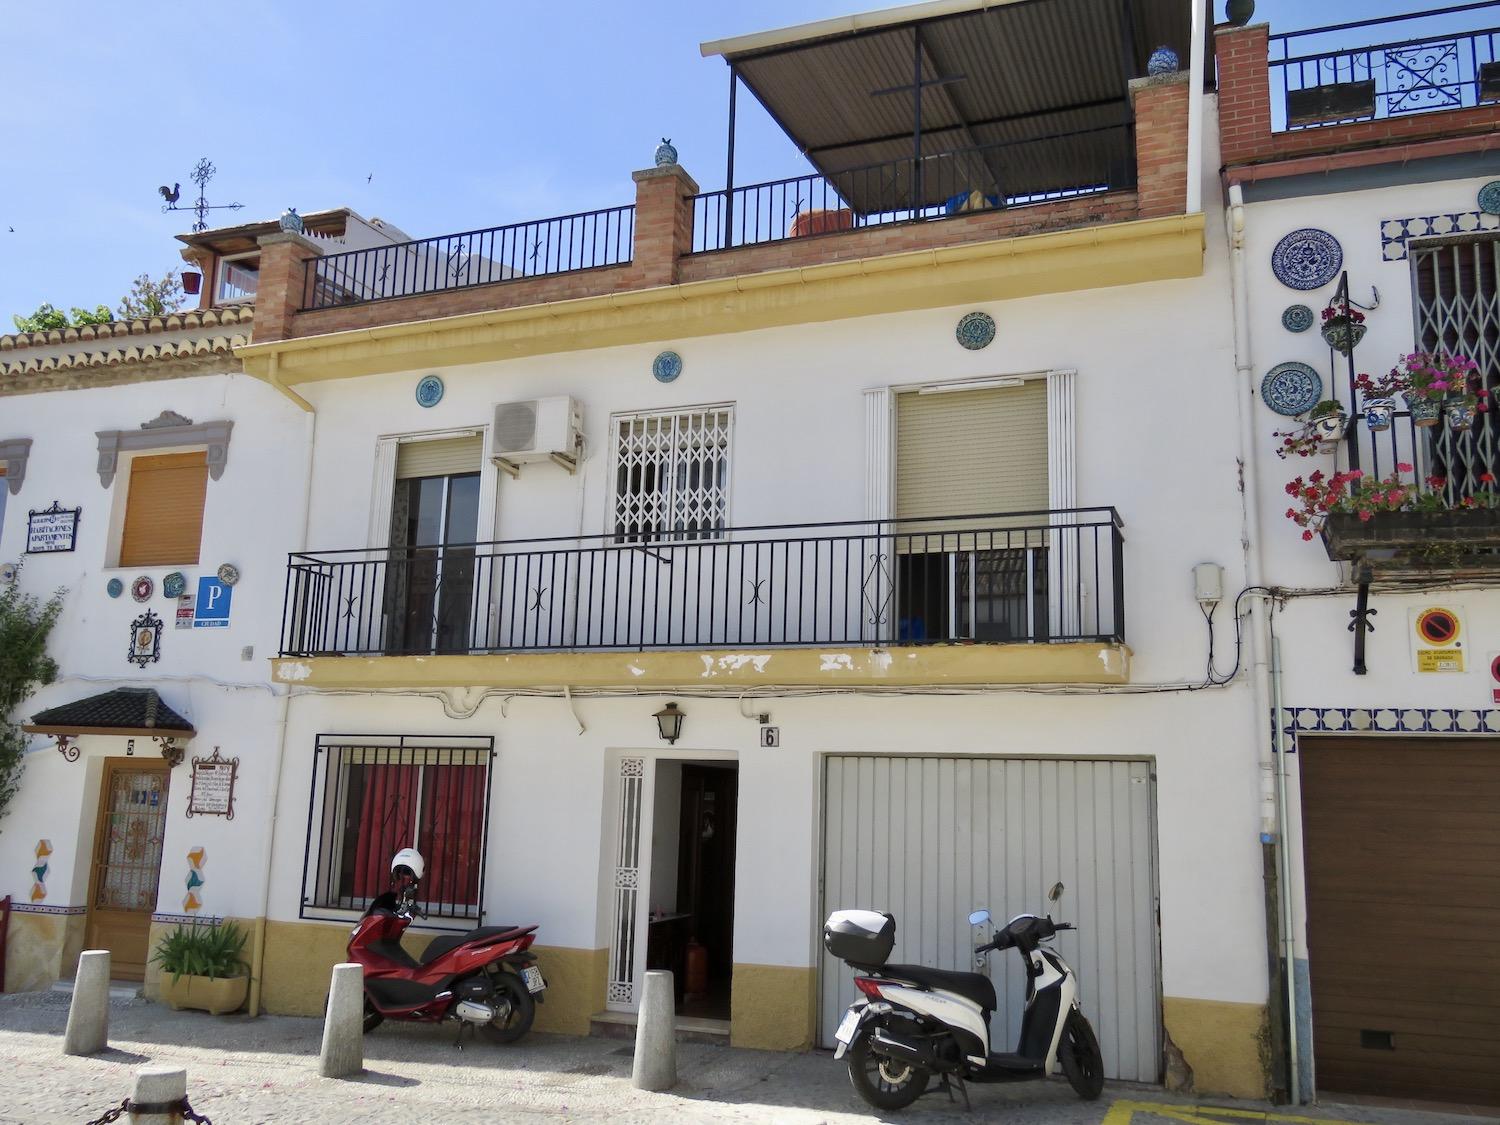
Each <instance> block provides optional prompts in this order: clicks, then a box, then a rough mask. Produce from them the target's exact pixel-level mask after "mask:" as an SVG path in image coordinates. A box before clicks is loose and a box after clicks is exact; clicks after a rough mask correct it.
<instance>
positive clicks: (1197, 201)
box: [1126, 0, 1208, 215]
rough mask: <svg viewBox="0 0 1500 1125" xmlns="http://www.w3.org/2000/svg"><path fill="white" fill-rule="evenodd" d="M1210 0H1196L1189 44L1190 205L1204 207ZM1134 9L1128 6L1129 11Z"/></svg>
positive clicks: (1191, 211) (1190, 208) (1195, 208)
mask: <svg viewBox="0 0 1500 1125" xmlns="http://www.w3.org/2000/svg"><path fill="white" fill-rule="evenodd" d="M1207 7H1208V5H1207V3H1206V0H1193V22H1192V28H1193V30H1192V35H1193V39H1192V43H1191V45H1190V46H1189V48H1188V142H1187V208H1186V211H1187V213H1188V214H1189V215H1196V214H1197V213H1198V212H1199V211H1202V210H1203V168H1202V164H1203V68H1204V44H1203V40H1204V31H1205V29H1204V26H1203V20H1204V16H1205V14H1206V9H1207ZM1129 10H1130V9H1129V8H1126V11H1127V12H1128V11H1129Z"/></svg>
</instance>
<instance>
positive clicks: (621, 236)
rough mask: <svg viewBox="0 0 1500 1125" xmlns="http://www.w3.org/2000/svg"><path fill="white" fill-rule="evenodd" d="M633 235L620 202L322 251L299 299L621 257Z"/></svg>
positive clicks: (404, 291) (427, 289)
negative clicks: (385, 243) (480, 227)
mask: <svg viewBox="0 0 1500 1125" xmlns="http://www.w3.org/2000/svg"><path fill="white" fill-rule="evenodd" d="M634 241H635V207H634V206H628V207H610V208H606V209H605V210H603V211H586V212H583V213H582V214H577V215H561V216H559V217H557V218H553V219H534V220H532V221H531V222H526V223H512V224H511V225H509V226H504V227H489V228H487V229H485V230H471V231H465V232H463V233H461V234H445V235H440V236H438V237H437V238H424V239H418V240H415V241H412V242H399V243H393V244H392V245H389V246H375V247H371V248H370V249H367V250H347V251H344V252H343V253H341V254H325V255H324V256H323V257H321V258H310V259H308V261H307V262H306V264H305V266H304V271H305V272H304V279H303V289H302V307H303V309H304V310H309V309H328V308H335V307H338V306H340V305H354V304H364V303H366V302H369V301H383V300H387V299H389V298H391V297H410V296H413V295H415V294H418V293H437V292H441V291H445V290H452V289H468V288H471V287H473V286H475V285H492V284H494V283H495V282H500V281H518V280H521V279H523V278H533V277H547V276H549V275H551V274H559V273H570V272H572V271H574V270H587V269H594V268H596V267H598V266H619V265H626V264H628V263H629V262H630V259H631V254H632V252H633V246H634Z"/></svg>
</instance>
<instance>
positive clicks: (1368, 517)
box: [1359, 512, 1375, 523]
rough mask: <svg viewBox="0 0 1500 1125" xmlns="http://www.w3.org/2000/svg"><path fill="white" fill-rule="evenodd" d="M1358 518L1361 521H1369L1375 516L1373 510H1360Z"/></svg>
mask: <svg viewBox="0 0 1500 1125" xmlns="http://www.w3.org/2000/svg"><path fill="white" fill-rule="evenodd" d="M1359 518H1360V520H1361V522H1363V523H1369V522H1370V521H1371V520H1372V519H1374V518H1375V513H1374V512H1360V513H1359Z"/></svg>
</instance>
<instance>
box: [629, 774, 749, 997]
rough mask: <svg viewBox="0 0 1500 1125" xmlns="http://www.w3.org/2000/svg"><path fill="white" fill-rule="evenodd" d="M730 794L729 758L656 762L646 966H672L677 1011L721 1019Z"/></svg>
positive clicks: (728, 943) (730, 860) (729, 945)
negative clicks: (724, 760) (727, 759)
mask: <svg viewBox="0 0 1500 1125" xmlns="http://www.w3.org/2000/svg"><path fill="white" fill-rule="evenodd" d="M738 798H739V771H738V768H737V766H736V763H734V762H704V761H695V762H685V761H658V762H657V764H656V792H655V807H654V809H653V813H654V815H653V817H652V832H651V880H650V918H649V920H648V924H647V937H646V967H647V968H649V969H670V970H671V971H672V974H673V977H674V979H675V982H676V987H677V1014H678V1015H680V1016H690V1017H697V1018H701V1019H715V1020H727V1019H728V1018H729V990H730V977H731V974H732V972H733V968H734V860H735V831H736V820H737V816H736V812H737V808H738Z"/></svg>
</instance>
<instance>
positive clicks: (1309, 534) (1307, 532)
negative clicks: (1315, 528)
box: [1302, 531, 1313, 539]
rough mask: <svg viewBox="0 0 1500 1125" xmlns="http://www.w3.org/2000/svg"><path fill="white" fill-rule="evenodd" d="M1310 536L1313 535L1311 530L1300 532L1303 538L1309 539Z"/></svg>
mask: <svg viewBox="0 0 1500 1125" xmlns="http://www.w3.org/2000/svg"><path fill="white" fill-rule="evenodd" d="M1312 537H1313V533H1312V532H1311V531H1304V532H1303V533H1302V538H1303V539H1311V538H1312Z"/></svg>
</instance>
